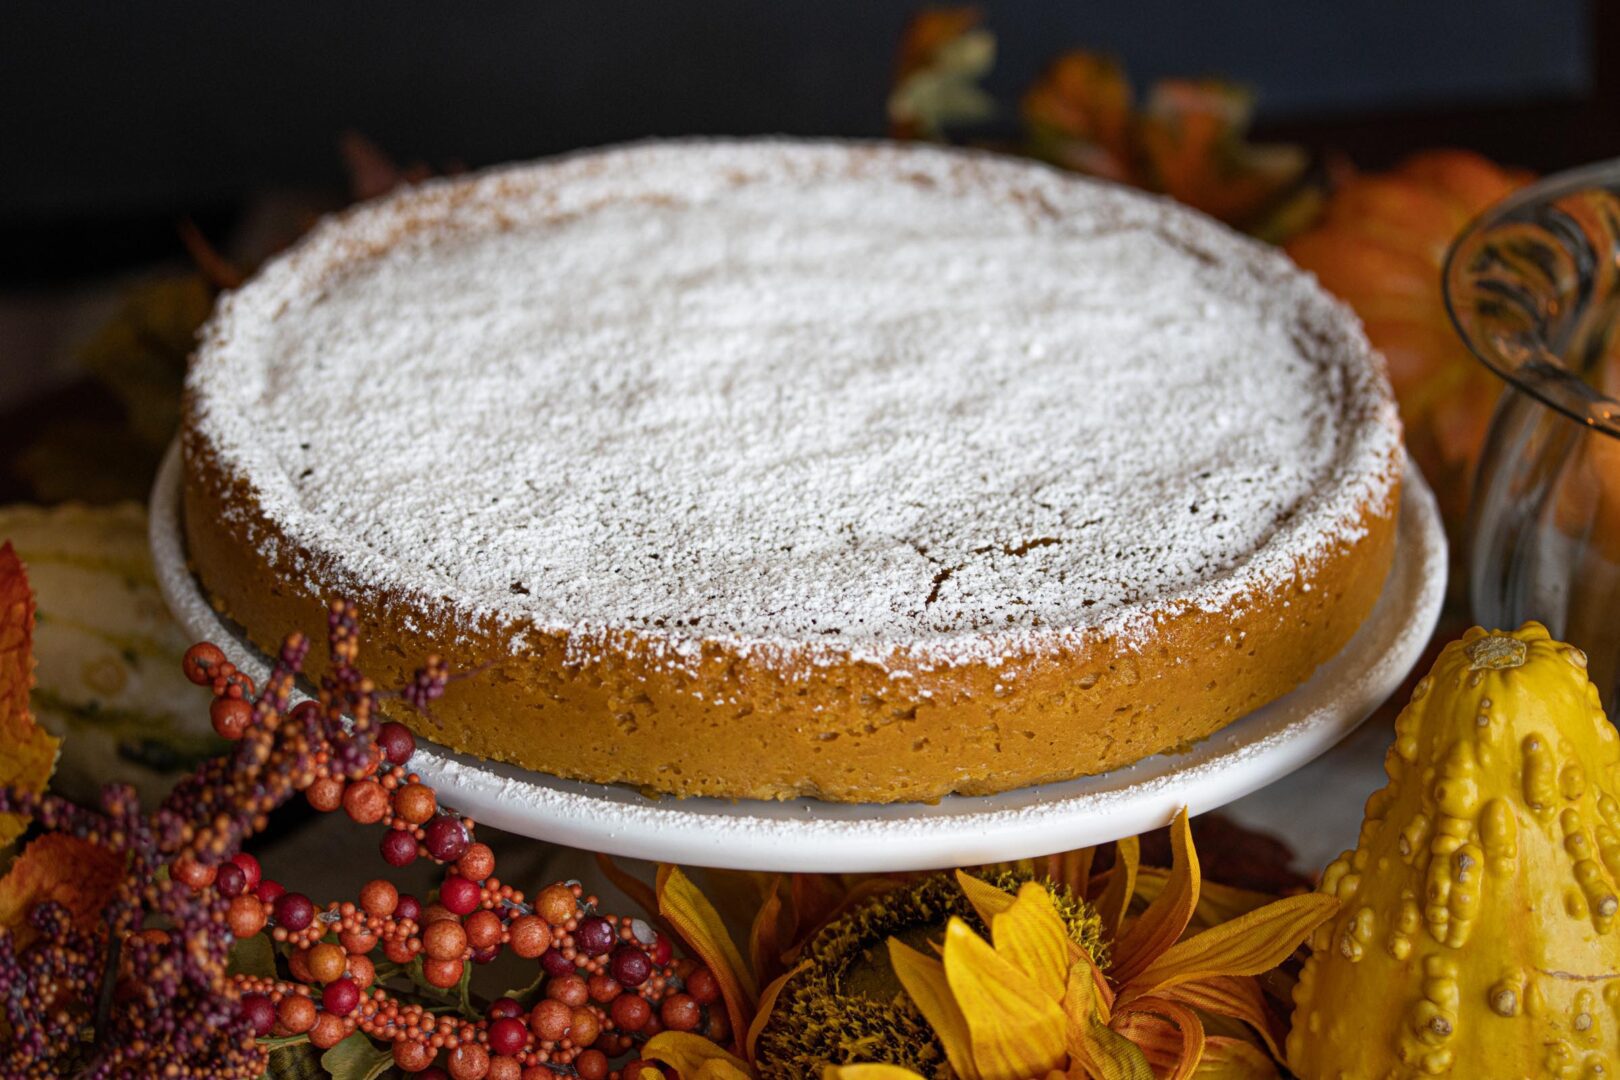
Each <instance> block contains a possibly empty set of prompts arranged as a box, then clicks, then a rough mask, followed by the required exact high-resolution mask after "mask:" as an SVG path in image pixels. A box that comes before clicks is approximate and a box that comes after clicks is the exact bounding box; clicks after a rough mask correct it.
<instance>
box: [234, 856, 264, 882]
mask: <svg viewBox="0 0 1620 1080" xmlns="http://www.w3.org/2000/svg"><path fill="white" fill-rule="evenodd" d="M231 862H233V863H235V864H236V865H237V867H238V869H240V870H241V871H242V874H243V875H244V876H245V877H246V878H247V887H248V888H250V889H257V888H258V887H259V882H260V881H261V880H262V879H263V877H264V870H263V868H262V867H260V866H259V860H258V859H255V858H254V857H253V856H252V855H249V854H248V853H247V852H245V851H238V852H237V853H236V854H235V855H232V856H231Z"/></svg>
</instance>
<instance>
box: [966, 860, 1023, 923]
mask: <svg viewBox="0 0 1620 1080" xmlns="http://www.w3.org/2000/svg"><path fill="white" fill-rule="evenodd" d="M956 884H957V885H958V886H959V887H960V888H961V890H962V895H963V896H966V897H967V898H968V903H970V904H972V905H973V910H974V911H976V912H978V913H979V918H980V920H981V921H983V923H984V925H986V926H989V925H990V923H991V922H992V921H993V920H994V919H995V917H996V916H997V915H1000V914H1001V913H1002V912H1003V911H1006V910H1007V909H1008V908H1010V907H1012V906H1013V896H1012V894H1011V893H1007V892H1003V891H1002V890H1000V889H998V888H996V887H995V886H994V885H992V884H990V883H989V882H988V881H985V880H984V879H983V878H976V877H974V876H973V875H972V874H970V873H968V872H967V871H966V870H958V871H957V872H956Z"/></svg>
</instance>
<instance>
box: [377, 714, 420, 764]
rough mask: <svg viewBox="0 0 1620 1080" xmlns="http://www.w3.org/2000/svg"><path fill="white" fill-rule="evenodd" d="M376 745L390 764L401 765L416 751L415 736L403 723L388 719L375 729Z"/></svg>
mask: <svg viewBox="0 0 1620 1080" xmlns="http://www.w3.org/2000/svg"><path fill="white" fill-rule="evenodd" d="M377 746H378V747H379V748H380V749H381V750H382V752H383V757H385V758H387V759H388V763H389V764H390V765H403V764H405V763H406V762H407V761H410V760H411V755H412V754H414V753H416V736H414V735H412V734H411V733H410V729H408V728H407V727H406V726H405V725H404V724H399V723H395V722H394V721H392V720H390V721H388V723H386V724H384V725H383V726H382V727H380V728H378V729H377Z"/></svg>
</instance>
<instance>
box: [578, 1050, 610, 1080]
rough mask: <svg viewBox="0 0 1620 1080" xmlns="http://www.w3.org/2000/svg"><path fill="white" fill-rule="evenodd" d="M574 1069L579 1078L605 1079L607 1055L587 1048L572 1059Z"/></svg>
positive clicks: (582, 1079) (586, 1079)
mask: <svg viewBox="0 0 1620 1080" xmlns="http://www.w3.org/2000/svg"><path fill="white" fill-rule="evenodd" d="M574 1071H575V1072H577V1073H579V1078H580V1080H606V1077H607V1074H608V1059H607V1055H606V1054H604V1053H602V1051H600V1050H587V1051H585V1052H584V1053H583V1054H581V1055H579V1057H577V1058H575V1059H574Z"/></svg>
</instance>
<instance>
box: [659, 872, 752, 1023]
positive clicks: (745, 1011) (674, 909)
mask: <svg viewBox="0 0 1620 1080" xmlns="http://www.w3.org/2000/svg"><path fill="white" fill-rule="evenodd" d="M658 911H659V914H661V915H663V917H664V918H666V919H668V920H669V922H670V925H672V926H673V927H675V930H676V932H677V933H679V934H680V936H681V940H683V941H685V942H686V945H687V947H688V948H689V949H691V950H692V953H693V955H695V956H696V957H697V958H698V959H699V960H701V961H703V963H704V964H705V965H706V966H707V967H708V969H709V971H710V972H712V973H713V974H714V980H715V982H717V983H719V984H720V993H721V996H723V997H724V998H725V1001H726V1012H727V1014H728V1015H729V1018H730V1020H731V1030H732V1034H733V1037H734V1038H737V1039H741V1038H742V1037H743V1033H744V1032H746V1031H747V1030H748V1028H749V1025H750V1023H751V1022H752V1021H753V1019H754V1011H755V1001H756V1000H757V999H758V997H759V988H758V987H757V986H756V985H755V983H754V975H753V972H751V971H750V970H749V969H748V967H747V965H745V964H744V963H743V959H742V955H741V954H740V953H738V951H737V944H736V942H734V941H732V940H731V935H730V934H728V933H727V932H726V927H725V923H724V922H722V921H721V919H720V913H719V912H717V911H715V910H714V905H713V904H711V903H709V901H708V898H707V897H705V896H704V895H703V894H702V893H701V892H699V891H698V888H697V886H696V885H693V884H692V879H691V878H689V877H687V876H686V875H685V874H683V873H682V872H681V870H680V867H677V866H669V865H667V864H666V865H662V866H660V867H659V868H658Z"/></svg>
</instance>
